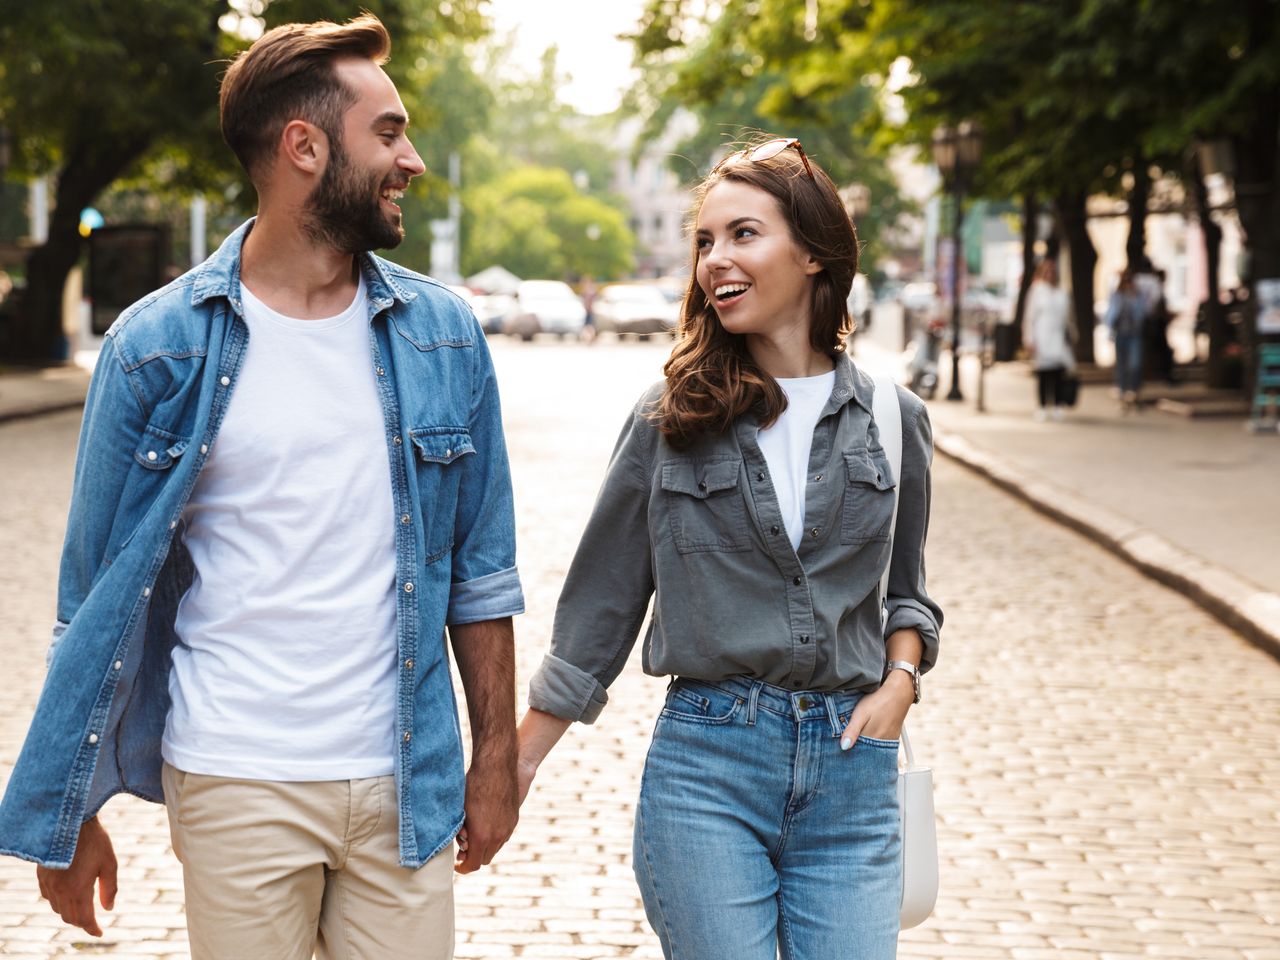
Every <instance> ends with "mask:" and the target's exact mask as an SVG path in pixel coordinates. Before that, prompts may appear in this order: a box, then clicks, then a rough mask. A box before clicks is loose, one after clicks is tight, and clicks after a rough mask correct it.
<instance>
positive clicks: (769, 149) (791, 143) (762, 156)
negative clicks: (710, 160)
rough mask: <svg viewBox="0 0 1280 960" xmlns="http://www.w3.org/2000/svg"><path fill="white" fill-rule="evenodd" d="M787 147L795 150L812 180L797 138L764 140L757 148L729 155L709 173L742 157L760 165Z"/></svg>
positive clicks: (811, 171) (807, 160)
mask: <svg viewBox="0 0 1280 960" xmlns="http://www.w3.org/2000/svg"><path fill="white" fill-rule="evenodd" d="M788 147H795V148H796V152H797V153H799V154H800V159H801V160H802V161H803V162H804V172H805V173H807V174H808V175H809V179H810V180H814V179H815V178H814V176H813V167H811V166H809V158H808V157H807V156H805V152H804V147H802V146H800V139H799V138H798V137H778V139H776V140H766V141H765V142H764V143H762V144H760V145H759V146H756V147H747V148H746V149H745V150H739V151H737V152H736V153H731V154H729V155H728V156H727V157H725V158H724V159H723V160H721V161H720V162H719V163H717V164H716V165H715V167H714V168H713V169H712V171H711V172H712V173H715V172H716V171H717V170H719V169H720V168H721V167H723V166H724V165H725V164H726V163H728V162H729V161H730V160H733V159H735V158H737V157H742V156H745V157H746V158H747V160H749V161H750V162H751V163H760V162H762V161H764V160H772V159H773V158H774V157H776V156H777V155H778V154H780V153H781V152H782V151H783V150H786V149H787V148H788Z"/></svg>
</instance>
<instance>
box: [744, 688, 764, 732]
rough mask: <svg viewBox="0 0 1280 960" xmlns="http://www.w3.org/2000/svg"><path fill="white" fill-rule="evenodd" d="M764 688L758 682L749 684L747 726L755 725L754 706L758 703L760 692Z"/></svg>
mask: <svg viewBox="0 0 1280 960" xmlns="http://www.w3.org/2000/svg"><path fill="white" fill-rule="evenodd" d="M763 687H764V684H762V683H761V682H760V681H759V680H756V681H755V682H754V683H752V684H751V692H750V693H749V694H747V726H748V727H754V726H755V725H756V704H758V703H759V702H760V690H761V689H762V688H763Z"/></svg>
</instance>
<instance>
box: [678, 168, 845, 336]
mask: <svg viewBox="0 0 1280 960" xmlns="http://www.w3.org/2000/svg"><path fill="white" fill-rule="evenodd" d="M694 229H695V231H696V233H695V237H696V239H697V250H698V267H697V278H698V286H700V287H701V288H702V292H703V293H704V294H705V295H706V297H707V301H708V302H709V303H710V304H711V305H712V307H713V308H714V309H715V311H716V316H718V317H719V318H720V323H721V324H722V325H723V326H724V328H725V329H726V330H727V331H729V332H730V333H736V334H762V335H765V336H776V335H778V334H781V333H784V332H794V333H795V335H797V336H803V337H804V338H806V340H807V338H808V335H809V304H810V295H811V290H812V287H813V276H814V274H816V273H819V272H820V271H821V270H822V266H821V264H819V263H818V262H817V261H816V260H814V259H813V257H811V256H810V255H809V253H808V251H807V250H805V249H803V248H802V247H800V246H799V245H798V244H797V243H796V242H795V241H794V240H793V239H792V237H791V230H790V228H789V227H788V225H787V220H786V218H785V217H784V216H783V215H782V211H781V210H780V209H779V208H778V203H777V201H776V200H774V198H773V197H772V196H770V195H769V194H768V193H766V192H765V191H763V190H761V189H760V188H759V187H754V186H751V185H750V184H746V183H739V182H738V181H735V180H721V181H720V182H719V183H717V184H716V185H715V186H713V187H712V188H711V189H710V190H709V191H707V195H706V197H705V198H704V199H703V202H702V207H701V209H700V210H699V211H698V221H697V223H696V224H695V228H694Z"/></svg>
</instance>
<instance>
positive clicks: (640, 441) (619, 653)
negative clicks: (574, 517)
mask: <svg viewBox="0 0 1280 960" xmlns="http://www.w3.org/2000/svg"><path fill="white" fill-rule="evenodd" d="M644 408H645V401H644V400H642V401H641V403H640V404H639V405H637V407H636V409H635V410H634V411H633V412H632V415H631V418H630V419H629V420H628V421H627V424H626V425H625V426H624V427H623V430H622V434H621V435H620V436H619V438H618V443H617V445H616V446H615V447H614V451H613V457H612V459H611V460H610V462H609V469H608V471H607V472H606V474H605V479H604V484H603V486H602V487H601V489H600V493H599V495H598V496H597V498H596V503H595V507H594V508H593V509H592V511H591V518H590V519H589V520H588V521H587V527H586V530H585V531H584V532H583V534H582V540H581V541H580V542H579V544H578V551H577V553H576V554H575V555H574V558H573V563H572V564H571V565H570V567H569V574H568V576H567V577H566V578H565V583H564V588H563V589H562V590H561V592H560V602H559V604H558V605H557V607H556V616H555V623H554V626H553V628H552V636H551V652H550V653H549V654H548V655H547V657H546V658H545V659H544V660H543V663H542V665H541V666H540V667H539V668H538V672H537V673H535V674H534V676H533V678H532V679H531V680H530V681H529V706H531V707H533V708H534V709H537V710H543V711H545V712H547V713H551V714H554V715H555V716H557V717H562V718H564V719H566V720H580V721H582V722H584V723H592V722H593V721H594V720H595V719H596V717H598V716H599V715H600V711H601V710H602V709H603V708H604V705H605V703H607V702H608V699H609V695H608V693H607V692H606V688H607V687H608V686H609V684H611V683H612V682H613V681H614V680H615V679H616V678H617V676H618V674H619V673H621V672H622V668H623V665H624V664H625V663H626V661H627V657H628V655H629V654H630V653H631V648H632V647H633V646H635V642H636V637H637V635H638V634H639V632H640V627H641V625H642V624H643V622H644V616H645V612H646V611H647V610H648V608H649V599H650V597H651V596H652V595H653V560H652V557H651V554H650V545H649V490H650V483H649V473H650V470H649V468H648V466H647V464H648V463H649V462H650V458H651V454H652V445H653V437H654V427H653V425H652V424H650V423H649V422H648V421H647V420H646V419H645V416H644V413H643V410H644Z"/></svg>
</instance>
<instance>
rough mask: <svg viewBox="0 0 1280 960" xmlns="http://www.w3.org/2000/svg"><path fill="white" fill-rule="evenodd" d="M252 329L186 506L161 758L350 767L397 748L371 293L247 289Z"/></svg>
mask: <svg viewBox="0 0 1280 960" xmlns="http://www.w3.org/2000/svg"><path fill="white" fill-rule="evenodd" d="M240 290H241V296H242V297H243V300H244V318H245V323H246V324H247V325H248V327H249V341H248V345H247V348H246V351H245V355H244V359H243V363H242V366H241V369H240V374H239V377H238V379H237V381H236V385H235V389H234V390H233V391H232V393H231V398H230V401H229V403H228V405H227V410H226V414H225V416H224V419H223V421H222V426H221V428H220V430H219V431H218V437H217V441H216V442H215V443H214V445H213V448H212V449H211V450H210V451H209V456H208V460H207V461H206V463H205V466H204V469H203V470H202V472H201V474H200V477H199V480H198V481H197V482H196V486H195V490H194V492H193V493H192V496H191V500H190V502H189V503H188V504H187V507H186V510H185V512H184V514H183V520H184V522H185V524H186V529H185V538H184V542H185V543H186V546H187V549H188V550H189V551H190V553H191V557H192V560H193V561H194V563H195V580H194V582H193V583H192V585H191V588H190V589H189V590H188V591H187V593H186V595H185V596H184V597H183V598H182V602H181V603H180V604H179V607H178V615H177V621H176V624H175V627H176V630H177V634H178V637H179V639H180V641H181V642H180V643H179V644H178V645H176V646H175V647H174V651H173V669H172V671H171V673H170V675H169V693H170V695H171V697H172V700H173V703H172V706H171V707H170V709H169V715H168V717H167V719H166V721H165V731H164V740H163V743H162V753H163V755H164V758H165V759H166V760H167V761H168V762H169V763H171V764H172V765H173V766H175V767H177V768H178V769H180V770H185V771H187V772H189V773H202V774H209V775H213V776H223V777H235V778H240V779H250V780H347V779H357V778H362V777H377V776H385V775H387V774H390V773H392V772H393V770H394V760H395V746H394V739H395V719H396V717H395V706H396V660H397V647H396V607H395V600H396V597H395V580H396V562H395V561H396V553H395V508H394V503H393V501H392V495H391V473H390V461H389V459H388V455H387V446H386V427H385V425H384V421H383V416H382V405H381V401H380V400H379V397H378V390H377V384H376V382H375V375H374V371H373V367H374V362H373V351H372V347H371V345H370V342H369V322H368V301H367V295H366V292H365V288H364V283H363V281H361V284H360V288H359V290H358V291H357V293H356V297H355V300H354V301H352V303H351V306H350V307H348V308H347V309H346V310H344V311H343V312H342V313H341V314H340V315H338V316H336V317H330V318H328V319H325V320H295V319H292V318H290V317H285V316H282V315H281V314H279V313H276V312H275V311H274V310H272V309H271V308H270V307H268V306H267V305H266V304H264V303H262V302H261V301H260V300H258V299H257V298H256V297H254V296H253V294H252V293H250V292H249V290H248V289H246V288H245V287H244V286H243V285H242V286H241V288H240Z"/></svg>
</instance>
